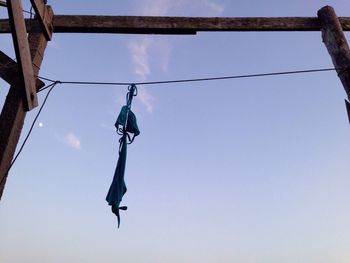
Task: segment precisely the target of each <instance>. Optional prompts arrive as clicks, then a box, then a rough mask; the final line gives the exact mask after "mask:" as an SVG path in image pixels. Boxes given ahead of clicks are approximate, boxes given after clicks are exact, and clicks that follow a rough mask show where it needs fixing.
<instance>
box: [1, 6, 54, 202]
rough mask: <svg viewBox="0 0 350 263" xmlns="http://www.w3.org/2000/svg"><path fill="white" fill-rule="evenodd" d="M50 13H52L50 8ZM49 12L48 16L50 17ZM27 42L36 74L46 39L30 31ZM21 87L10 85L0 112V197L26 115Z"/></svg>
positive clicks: (40, 34)
mask: <svg viewBox="0 0 350 263" xmlns="http://www.w3.org/2000/svg"><path fill="white" fill-rule="evenodd" d="M50 13H51V14H52V12H51V10H50ZM50 13H49V17H52V16H50ZM28 42H29V46H30V50H31V59H32V61H33V62H35V64H36V65H37V67H34V68H33V71H34V74H35V75H38V74H39V67H40V65H41V63H42V60H43V54H44V51H45V48H46V46H47V39H46V37H45V35H44V34H43V33H30V34H29V36H28ZM22 88H23V87H22V86H20V85H16V86H11V88H10V91H9V93H8V95H7V97H6V100H5V103H4V106H3V109H2V112H1V114H0V199H1V196H2V194H3V190H4V187H5V183H6V179H7V174H8V169H9V167H10V165H11V161H12V159H13V155H14V153H15V149H16V146H17V143H18V140H19V137H20V134H21V130H22V127H23V123H24V119H25V116H26V111H25V110H24V100H23V96H22Z"/></svg>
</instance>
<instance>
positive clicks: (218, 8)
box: [204, 0, 225, 15]
mask: <svg viewBox="0 0 350 263" xmlns="http://www.w3.org/2000/svg"><path fill="white" fill-rule="evenodd" d="M204 4H205V5H206V6H207V7H208V8H209V10H210V11H212V12H213V13H214V14H215V15H219V14H222V13H223V12H224V9H225V8H224V6H223V5H220V4H218V3H216V2H215V1H210V0H207V1H204Z"/></svg>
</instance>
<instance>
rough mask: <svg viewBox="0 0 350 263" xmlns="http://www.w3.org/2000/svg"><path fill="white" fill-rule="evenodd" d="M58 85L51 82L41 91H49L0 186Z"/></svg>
mask: <svg viewBox="0 0 350 263" xmlns="http://www.w3.org/2000/svg"><path fill="white" fill-rule="evenodd" d="M58 83H59V82H56V81H55V82H53V83H51V84H49V85H47V86H46V87H44V88H42V89H41V90H44V89H48V88H50V89H49V91H48V92H47V93H46V96H45V99H44V101H43V103H42V104H41V107H40V109H39V111H38V113H37V114H36V116H35V118H34V120H33V122H32V125H31V126H30V128H29V131H28V133H27V136H26V137H25V139H24V141H23V143H22V145H21V147H20V148H19V150H18V152H17V154H16V156H15V157H14V158H13V160H12V162H11V164H10V167H9V168H8V170H7V172H6V175H5V176H4V177H3V178H2V180H1V182H0V185H1V184H2V183H3V181H4V180H5V179H6V177H7V174H8V173H9V171H10V170H11V168H12V166H13V164H14V163H15V162H16V160H17V158H18V156H19V155H20V154H21V152H22V150H23V148H24V146H25V144H26V143H27V141H28V138H29V136H30V134H31V133H32V131H33V128H34V125H35V123H36V121H37V119H38V118H39V116H40V113H41V111H42V109H43V108H44V106H45V103H46V101H47V99H48V97H49V95H50V93H51V91H52V90H53V88H54V87H55V86H56V85H57V84H58Z"/></svg>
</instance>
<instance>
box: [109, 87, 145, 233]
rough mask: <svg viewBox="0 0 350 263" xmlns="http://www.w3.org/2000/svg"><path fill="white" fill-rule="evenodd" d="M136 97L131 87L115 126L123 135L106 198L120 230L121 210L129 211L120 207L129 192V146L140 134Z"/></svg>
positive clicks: (124, 207)
mask: <svg viewBox="0 0 350 263" xmlns="http://www.w3.org/2000/svg"><path fill="white" fill-rule="evenodd" d="M136 95H137V89H136V86H135V85H131V86H130V87H129V92H128V94H127V99H126V105H125V106H123V107H122V109H121V111H120V113H119V115H118V118H117V121H116V123H115V125H114V126H115V127H116V129H117V133H118V134H120V135H122V137H121V138H120V139H119V143H120V145H119V157H118V163H117V167H116V169H115V172H114V177H113V181H112V184H111V186H110V188H109V191H108V194H107V196H106V201H107V202H108V204H109V205H110V206H111V208H112V212H113V213H114V214H115V215H116V216H117V219H118V228H119V225H120V214H119V210H127V207H126V206H120V202H121V201H122V198H123V196H124V194H125V193H126V191H127V188H126V184H125V181H124V174H125V166H126V154H127V145H128V144H130V143H132V142H133V140H134V138H135V137H136V136H138V135H139V134H140V130H139V128H138V126H137V122H136V116H135V114H134V113H133V112H132V111H131V102H132V98H133V97H134V96H136Z"/></svg>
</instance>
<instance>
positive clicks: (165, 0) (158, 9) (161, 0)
mask: <svg viewBox="0 0 350 263" xmlns="http://www.w3.org/2000/svg"><path fill="white" fill-rule="evenodd" d="M174 5H176V1H172V0H148V1H145V2H144V4H143V5H142V6H141V10H140V12H141V14H142V15H148V16H164V15H166V14H167V13H168V11H169V10H170V9H171V8H172V7H173V6H174Z"/></svg>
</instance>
